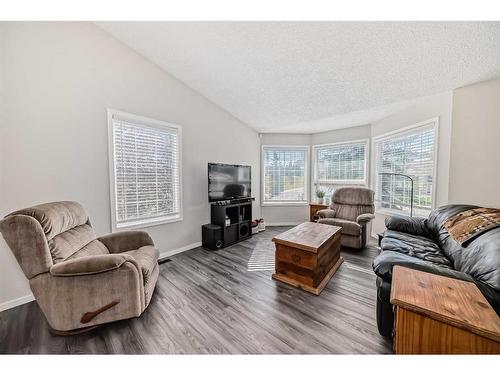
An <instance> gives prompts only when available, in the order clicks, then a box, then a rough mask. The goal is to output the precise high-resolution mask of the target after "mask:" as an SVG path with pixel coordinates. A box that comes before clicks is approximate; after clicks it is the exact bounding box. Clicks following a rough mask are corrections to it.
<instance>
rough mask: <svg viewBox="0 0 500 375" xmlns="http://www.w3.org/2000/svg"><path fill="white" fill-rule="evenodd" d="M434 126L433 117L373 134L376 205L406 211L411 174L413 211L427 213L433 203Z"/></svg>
mask: <svg viewBox="0 0 500 375" xmlns="http://www.w3.org/2000/svg"><path fill="white" fill-rule="evenodd" d="M437 129H438V120H437V119H432V120H429V121H425V122H423V123H420V124H417V125H414V126H412V127H410V128H407V129H406V130H403V131H399V132H397V133H391V134H387V135H384V136H381V137H377V138H374V146H375V147H374V149H375V194H376V195H375V201H376V206H377V209H379V210H386V211H389V212H390V213H400V214H401V213H403V214H409V213H410V203H411V199H412V198H411V180H410V178H411V179H412V180H413V181H414V185H413V214H414V215H415V216H423V217H425V216H428V214H429V212H430V210H431V209H432V207H433V205H434V192H435V190H436V186H435V162H436V140H437ZM381 173H386V174H385V175H381ZM394 173H396V175H394ZM401 175H406V176H408V177H409V178H408V177H406V176H401Z"/></svg>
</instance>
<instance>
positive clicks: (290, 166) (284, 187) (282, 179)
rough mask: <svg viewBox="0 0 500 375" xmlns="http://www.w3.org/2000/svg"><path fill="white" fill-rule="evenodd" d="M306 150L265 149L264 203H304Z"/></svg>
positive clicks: (305, 199) (305, 197)
mask: <svg viewBox="0 0 500 375" xmlns="http://www.w3.org/2000/svg"><path fill="white" fill-rule="evenodd" d="M306 153H307V149H306V148H284V147H265V148H264V151H263V167H264V181H263V183H264V202H266V201H268V202H306V201H307V200H308V197H307V196H306V191H307V189H306V160H307V154H306Z"/></svg>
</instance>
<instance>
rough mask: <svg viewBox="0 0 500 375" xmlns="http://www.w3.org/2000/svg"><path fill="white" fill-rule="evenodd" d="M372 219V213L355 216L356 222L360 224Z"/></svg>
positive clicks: (373, 217) (373, 216)
mask: <svg viewBox="0 0 500 375" xmlns="http://www.w3.org/2000/svg"><path fill="white" fill-rule="evenodd" d="M373 219H375V215H374V214H361V215H359V216H358V217H357V218H356V222H357V223H358V224H360V225H365V224H366V223H368V222H370V221H371V220H373Z"/></svg>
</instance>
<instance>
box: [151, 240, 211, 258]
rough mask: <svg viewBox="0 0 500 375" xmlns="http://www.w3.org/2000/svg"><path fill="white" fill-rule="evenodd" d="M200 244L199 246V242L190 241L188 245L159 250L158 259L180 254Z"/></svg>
mask: <svg viewBox="0 0 500 375" xmlns="http://www.w3.org/2000/svg"><path fill="white" fill-rule="evenodd" d="M200 246H201V242H195V243H192V244H190V245H186V246H183V247H179V248H178V249H173V250H165V251H160V257H159V259H164V258H168V257H171V256H172V255H175V254H180V253H182V252H184V251H188V250H191V249H194V248H196V247H200Z"/></svg>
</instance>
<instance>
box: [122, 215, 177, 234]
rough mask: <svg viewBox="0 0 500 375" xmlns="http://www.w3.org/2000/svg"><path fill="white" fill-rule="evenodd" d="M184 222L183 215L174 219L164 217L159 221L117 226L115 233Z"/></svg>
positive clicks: (142, 221) (143, 221)
mask: <svg viewBox="0 0 500 375" xmlns="http://www.w3.org/2000/svg"><path fill="white" fill-rule="evenodd" d="M179 221H182V215H177V216H173V217H163V218H158V219H153V220H151V219H149V220H148V219H146V220H140V221H132V222H130V223H123V224H117V225H114V226H113V232H120V231H122V230H130V229H141V228H147V227H154V226H157V225H163V224H170V223H176V222H179Z"/></svg>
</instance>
